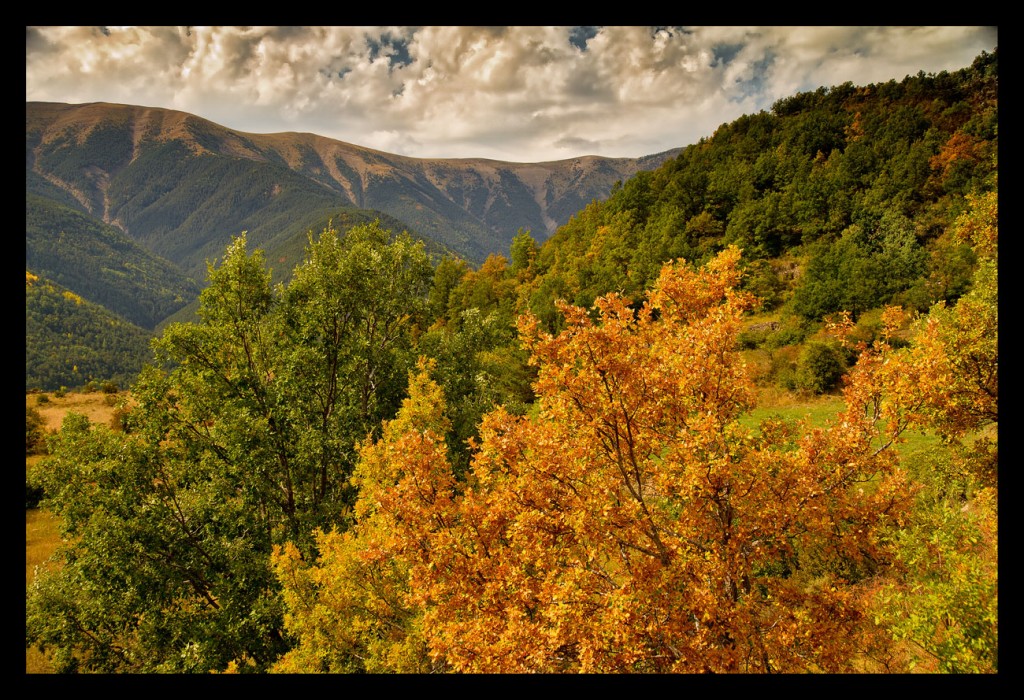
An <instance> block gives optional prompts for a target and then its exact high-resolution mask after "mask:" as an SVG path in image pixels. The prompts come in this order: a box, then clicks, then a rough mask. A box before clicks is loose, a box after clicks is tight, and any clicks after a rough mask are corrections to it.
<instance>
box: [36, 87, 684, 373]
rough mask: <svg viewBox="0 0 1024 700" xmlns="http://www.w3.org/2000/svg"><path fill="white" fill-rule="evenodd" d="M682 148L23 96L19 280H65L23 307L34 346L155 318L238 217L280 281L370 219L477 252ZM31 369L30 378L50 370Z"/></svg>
mask: <svg viewBox="0 0 1024 700" xmlns="http://www.w3.org/2000/svg"><path fill="white" fill-rule="evenodd" d="M681 150H682V149H675V150H670V151H666V152H663V153H659V154H654V155H650V156H647V157H643V158H604V157H599V156H584V157H579V158H571V159H567V160H559V161H552V162H544V163H514V162H503V161H496V160H488V159H443V158H430V159H423V158H409V157H405V156H400V155H394V154H390V153H385V152H382V151H377V150H373V149H370V148H363V147H360V146H357V145H353V144H350V143H345V142H342V141H337V140H334V139H329V138H325V137H323V136H318V135H316V134H310V133H277V134H253V133H245V132H241V131H236V130H233V129H229V128H227V127H224V126H221V125H219V124H215V123H213V122H211V121H208V120H206V119H203V118H201V117H198V116H196V115H193V114H188V113H185V112H180V111H175V110H169V109H158V108H152V107H143V106H134V105H122V104H109V103H89V104H63V103H52V102H27V103H26V105H25V189H26V201H25V205H26V222H25V229H26V256H25V263H26V271H27V273H28V277H27V280H29V281H27V282H26V284H27V285H29V284H30V282H33V281H38V282H35V284H36V285H37V286H36V287H34V288H33V289H31V294H29V291H30V290H29V287H28V286H27V287H26V294H27V295H29V297H30V298H32V299H36V298H37V297H38V294H37V291H38V289H40V288H43V287H39V286H38V285H40V284H45V285H47V286H46V287H45V289H60V290H63V292H64V293H63V294H56V295H51V296H50V299H51V301H50V304H49V306H48V308H49V309H51V312H50V315H49V317H48V318H42V317H40V316H39V314H37V313H36V311H38V310H27V318H26V334H27V336H28V337H27V347H28V352H29V356H30V357H32V356H35V355H37V354H40V352H39V351H38V350H39V349H38V348H36V347H35V346H36V345H38V341H39V338H40V337H42V336H40V332H41V331H42V330H45V331H46V333H47V334H48V335H49V336H51V337H56V336H60V335H61V334H62V333H64V334H65V335H66V329H65V328H64V327H63V326H62V323H65V322H66V321H60V320H59V319H62V318H63V319H67V318H71V317H72V316H74V317H76V318H77V320H76V321H75V323H76V324H77V325H79V326H80V327H85V326H87V327H102V326H104V325H106V326H110V325H111V323H112V321H111V318H109V316H113V317H116V318H118V319H123V320H126V321H128V322H129V323H130V324H132V325H134V326H137V327H138V328H140V329H142V330H144V331H149V332H154V331H157V330H158V329H159V328H160V327H161V326H162V325H164V324H166V323H167V322H168V321H170V320H179V319H187V318H189V317H190V313H192V312H193V310H194V309H195V306H196V300H197V299H198V295H199V291H200V289H201V288H202V286H203V285H204V283H205V279H206V274H207V265H208V263H210V262H214V261H216V260H217V259H219V258H220V257H221V256H222V255H223V254H224V251H225V249H226V248H227V246H228V245H229V244H230V242H231V239H232V237H234V236H237V235H239V234H241V233H242V232H245V233H246V236H247V241H248V244H249V246H250V247H251V248H254V249H255V248H259V249H262V250H263V251H264V253H265V255H266V259H267V260H268V264H269V265H270V266H271V269H272V272H273V275H274V278H275V280H276V281H282V280H283V279H285V278H286V277H287V276H288V275H289V274H290V272H291V271H292V270H293V269H294V267H295V265H296V264H298V263H299V262H301V260H302V259H303V256H304V254H305V249H306V244H307V242H308V236H309V235H310V233H318V232H319V231H320V230H322V229H323V228H324V227H326V226H328V225H330V224H333V225H334V226H335V227H336V228H338V229H340V230H345V229H347V228H348V227H350V226H352V225H355V224H358V223H364V222H369V221H373V220H379V221H380V222H381V225H382V226H384V227H385V228H388V229H391V230H393V231H395V232H396V233H397V232H400V231H408V232H409V233H410V234H411V235H412V236H414V237H415V238H419V239H421V240H423V241H424V243H425V246H426V249H427V250H428V251H429V252H431V253H433V254H435V255H438V256H441V255H451V256H454V257H459V258H462V259H464V260H465V261H467V262H468V263H469V264H471V265H479V264H481V263H482V262H483V261H484V260H485V259H486V258H487V257H488V256H490V255H492V254H501V255H508V254H509V246H510V244H511V241H512V238H513V237H514V236H515V235H516V234H517V233H518V232H519V231H521V230H525V231H529V232H530V233H531V235H532V236H533V237H534V238H535V239H536V240H538V241H543V240H545V239H547V238H548V237H549V236H550V235H551V234H552V233H554V232H555V230H556V229H557V228H558V227H559V226H561V225H562V224H564V223H566V222H567V221H568V220H569V219H570V218H571V217H572V215H573V214H575V213H577V212H578V211H579V210H580V209H582V208H583V207H585V206H586V205H587V204H589V203H590V202H592V201H595V200H599V199H602V198H604V197H607V196H608V194H609V193H610V192H611V190H612V189H613V187H614V186H615V185H616V183H620V184H621V183H622V182H623V181H626V180H628V179H629V178H631V177H632V176H634V175H635V174H636V173H638V172H641V171H645V170H651V169H654V168H656V167H658V166H659V165H661V164H662V163H663V162H665V161H666V160H668V159H670V158H672V157H674V156H675V155H677V154H678V153H679V152H680V151H681ZM83 302H87V303H83ZM60 304H64V305H65V308H64V310H63V311H62V312H56V311H54V309H56V308H57V306H59V305H60ZM83 316H86V317H89V320H88V321H85V320H83V319H82V318H79V317H83ZM82 324H84V326H83V325H82ZM29 329H32V330H31V332H30V331H29ZM110 342H113V343H115V344H116V341H113V340H112V341H110ZM132 343H134V344H136V346H137V341H136V340H135V339H134V338H133V340H132ZM93 350H94V348H90V352H92V351H93ZM108 352H111V353H113V354H119V353H118V352H115V351H113V350H112V349H110V348H108ZM42 354H45V355H50V354H52V353H48V352H45V351H43V352H42ZM71 354H72V355H73V354H74V353H71ZM120 354H122V355H125V356H127V355H129V354H131V353H127V352H125V353H120ZM135 354H137V353H135ZM140 361H141V360H140ZM51 364H52V363H51ZM65 364H67V367H64V368H63V369H59V368H57V369H54V368H50V369H48V370H47V372H46V373H45V374H46V376H56V375H63V376H70V375H68V374H67V373H69V372H71V373H72V374H74V373H75V372H80V371H81V369H80V367H79V365H81V364H82V363H76V362H75V361H74V358H73V357H68V358H67V359H66V362H65ZM136 365H137V363H136ZM136 365H132V366H131V367H125V368H123V371H121V372H119V373H117V374H118V376H124V377H127V376H130V374H131V373H132V372H133V371H134V370H135V369H136ZM72 370H74V372H72ZM28 375H29V377H28V383H29V385H30V386H32V385H40V386H46V385H49V384H53V381H51V380H48V379H46V377H43V376H35V375H34V374H33V372H32V371H31V370H30V371H29V372H28Z"/></svg>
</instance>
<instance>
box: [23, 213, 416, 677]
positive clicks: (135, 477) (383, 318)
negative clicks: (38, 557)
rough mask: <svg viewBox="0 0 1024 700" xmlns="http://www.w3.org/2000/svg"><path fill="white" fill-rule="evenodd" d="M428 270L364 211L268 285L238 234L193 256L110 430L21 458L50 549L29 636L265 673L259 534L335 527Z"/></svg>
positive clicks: (98, 656)
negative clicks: (52, 540)
mask: <svg viewBox="0 0 1024 700" xmlns="http://www.w3.org/2000/svg"><path fill="white" fill-rule="evenodd" d="M430 275H431V267H430V264H429V260H428V258H427V256H426V254H425V253H424V251H423V249H422V246H421V245H420V244H418V243H413V242H412V241H411V240H410V239H409V238H408V236H406V235H400V236H392V235H391V234H390V232H387V231H384V230H382V229H381V228H380V227H379V226H378V225H376V224H372V225H366V226H362V227H356V228H354V229H352V230H350V231H349V232H348V234H347V235H346V236H345V237H344V238H340V237H339V236H338V234H337V233H336V232H335V231H334V230H333V229H327V230H325V231H324V232H323V233H322V234H321V235H320V237H319V238H318V239H316V240H314V239H313V238H312V237H311V239H310V245H309V249H308V252H307V259H306V261H305V262H304V263H303V264H302V265H301V266H300V267H299V268H297V269H296V272H295V275H294V277H293V280H292V282H291V283H290V284H289V285H288V286H287V287H284V286H281V285H279V286H278V287H276V288H274V287H271V285H270V273H269V272H268V271H267V269H266V267H265V264H264V260H263V255H262V252H261V251H256V252H254V253H252V254H249V252H248V251H247V249H246V239H245V235H244V234H243V235H242V236H239V237H238V238H236V239H235V240H234V242H233V243H232V245H231V246H230V247H229V248H228V250H227V253H226V255H225V257H224V260H223V261H222V262H221V264H220V265H219V266H214V265H210V266H209V282H210V284H209V286H208V287H207V288H206V289H205V290H204V291H203V293H202V296H201V300H200V310H199V317H200V319H201V320H200V322H199V323H197V324H178V325H173V326H171V327H169V328H168V329H167V330H166V332H165V333H164V335H163V336H162V337H161V338H160V339H158V340H157V341H156V342H155V343H154V350H155V356H156V358H157V363H158V364H155V365H153V366H150V367H147V368H146V369H145V370H144V371H143V372H142V374H141V375H140V376H139V378H138V380H137V382H136V384H135V385H134V387H133V395H134V397H135V399H136V402H137V405H136V406H135V407H134V408H133V409H132V410H131V411H130V412H129V413H128V414H127V415H126V416H125V419H124V425H125V431H124V432H123V433H114V432H112V431H111V430H110V429H108V428H107V427H105V426H91V425H89V423H88V421H87V420H84V419H80V418H78V419H72V420H70V421H68V422H67V423H66V425H65V426H64V427H63V428H62V430H61V433H60V435H59V436H58V437H57V438H56V440H55V442H54V451H53V454H52V456H51V458H49V459H48V460H46V461H44V462H43V464H42V465H41V467H40V468H39V469H38V479H39V482H40V484H41V485H42V486H43V487H44V490H45V493H46V494H47V501H46V502H47V504H48V505H49V507H51V508H52V509H53V510H54V512H55V513H56V514H57V515H58V516H60V518H61V522H62V528H63V531H64V534H65V535H66V536H67V537H68V543H67V545H66V546H65V547H64V548H63V549H62V550H61V553H60V561H61V563H62V565H61V566H60V567H59V568H57V569H55V571H54V572H53V573H50V574H48V575H46V576H45V577H43V578H40V579H39V580H38V581H37V582H36V583H35V584H34V585H33V587H32V589H31V591H30V595H29V598H28V603H27V610H28V626H27V640H28V642H29V643H38V644H40V645H41V646H42V647H43V648H46V649H52V650H53V651H54V653H55V659H56V661H57V665H58V668H59V669H60V670H62V671H71V670H82V671H102V672H206V671H210V670H224V669H227V668H228V667H229V665H231V664H232V663H233V662H234V663H238V664H240V667H241V668H243V669H244V668H252V669H254V670H262V669H265V668H266V667H267V666H268V665H269V664H270V663H272V662H273V661H274V660H275V659H276V658H277V657H278V656H280V655H281V654H282V653H283V652H284V651H285V650H286V649H287V648H288V645H289V642H288V640H287V639H286V637H285V635H284V633H283V627H282V626H283V617H282V610H283V608H282V602H281V598H280V590H279V589H280V586H279V584H278V583H277V581H276V579H275V577H274V575H273V573H272V570H271V566H270V553H271V549H272V547H273V545H274V544H279V543H281V542H284V541H289V542H293V543H295V544H296V546H300V547H302V548H303V550H304V551H306V552H309V551H310V547H311V546H312V544H313V541H314V538H313V531H314V530H315V529H316V528H318V527H326V526H327V524H328V523H330V524H332V525H334V524H337V523H342V524H344V523H345V522H346V521H347V520H346V519H347V513H348V512H349V511H350V508H351V505H352V503H353V502H354V496H355V492H354V491H353V490H352V488H351V487H350V485H349V478H350V476H351V474H352V469H353V467H354V465H355V459H356V443H357V442H358V441H360V440H363V439H365V438H366V437H367V435H370V434H374V433H376V432H379V429H380V421H381V419H382V418H384V417H390V416H393V415H394V411H395V410H397V407H398V405H399V404H400V401H401V397H402V395H403V393H404V383H405V382H404V378H405V376H406V371H407V369H408V367H409V366H411V364H410V363H411V359H410V358H411V355H409V354H408V349H409V348H410V347H411V342H412V341H411V333H412V326H413V324H414V322H415V321H416V320H417V319H418V317H419V316H420V315H421V313H422V309H423V307H424V305H425V303H426V296H427V291H428V288H429V282H430Z"/></svg>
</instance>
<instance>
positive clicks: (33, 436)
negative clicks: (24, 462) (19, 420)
mask: <svg viewBox="0 0 1024 700" xmlns="http://www.w3.org/2000/svg"><path fill="white" fill-rule="evenodd" d="M45 437H46V423H45V422H44V421H43V415H42V414H41V413H40V412H39V411H38V410H37V409H35V408H33V407H32V406H26V407H25V454H35V453H36V452H38V451H39V448H40V447H41V446H42V444H43V438H45Z"/></svg>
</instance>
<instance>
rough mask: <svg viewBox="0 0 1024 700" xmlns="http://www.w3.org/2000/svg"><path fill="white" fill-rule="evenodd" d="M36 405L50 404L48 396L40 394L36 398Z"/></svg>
mask: <svg viewBox="0 0 1024 700" xmlns="http://www.w3.org/2000/svg"><path fill="white" fill-rule="evenodd" d="M36 403H37V404H40V403H50V396H49V395H48V394H40V395H39V396H37V397H36Z"/></svg>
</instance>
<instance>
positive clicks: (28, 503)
mask: <svg viewBox="0 0 1024 700" xmlns="http://www.w3.org/2000/svg"><path fill="white" fill-rule="evenodd" d="M44 495H45V493H44V492H43V487H42V486H37V485H36V484H33V483H32V482H31V481H29V480H28V479H25V510H28V509H29V508H36V507H38V506H39V502H40V501H41V500H43V496H44Z"/></svg>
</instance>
